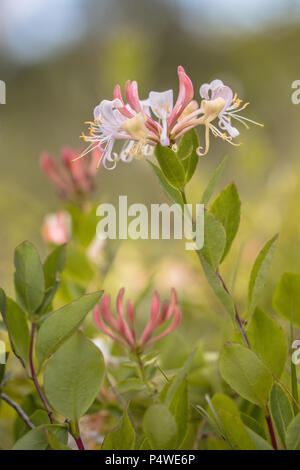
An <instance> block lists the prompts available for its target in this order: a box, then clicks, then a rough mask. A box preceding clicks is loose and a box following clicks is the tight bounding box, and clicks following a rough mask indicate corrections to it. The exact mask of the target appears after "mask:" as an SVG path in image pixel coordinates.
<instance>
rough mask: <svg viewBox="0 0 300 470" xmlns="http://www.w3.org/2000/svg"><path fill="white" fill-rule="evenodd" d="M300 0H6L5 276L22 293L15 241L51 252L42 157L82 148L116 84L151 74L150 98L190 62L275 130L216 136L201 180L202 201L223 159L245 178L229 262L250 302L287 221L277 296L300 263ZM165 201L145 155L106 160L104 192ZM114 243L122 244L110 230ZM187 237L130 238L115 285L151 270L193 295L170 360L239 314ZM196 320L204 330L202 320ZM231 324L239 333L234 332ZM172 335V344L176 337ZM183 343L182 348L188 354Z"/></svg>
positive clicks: (108, 285) (136, 287)
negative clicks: (270, 244) (256, 271)
mask: <svg viewBox="0 0 300 470" xmlns="http://www.w3.org/2000/svg"><path fill="white" fill-rule="evenodd" d="M299 44H300V2H299V1H297V0H244V1H243V2H241V1H238V0H227V1H226V2H224V1H223V0H210V1H204V0H151V1H146V0H98V1H97V0H0V64H1V65H0V79H1V80H4V81H5V82H6V86H7V103H6V105H0V155H1V171H0V217H1V218H0V220H1V230H0V259H1V263H0V285H1V286H3V287H4V288H5V289H6V290H7V292H8V293H10V294H12V292H13V283H12V274H13V251H14V248H15V246H16V245H17V244H18V243H20V242H21V241H23V240H24V239H29V240H31V241H33V242H34V243H35V244H36V245H37V246H38V247H39V249H40V251H41V253H42V254H43V255H45V254H46V247H45V245H44V243H43V241H42V238H41V224H42V221H43V217H44V215H45V213H47V212H53V211H56V210H58V208H60V207H61V205H60V202H59V200H58V199H57V197H56V195H55V193H54V191H53V188H52V186H51V185H50V183H48V181H46V179H45V177H44V175H43V174H42V173H41V171H40V168H39V155H40V154H41V153H42V152H43V151H44V150H48V151H49V152H51V153H53V154H56V155H59V152H60V148H61V147H63V146H65V145H68V146H71V147H74V148H80V146H81V142H80V140H79V135H80V134H81V132H82V130H85V124H84V121H87V120H89V119H91V117H92V112H93V108H94V107H95V105H96V104H98V102H99V101H100V100H102V99H103V98H107V99H111V97H112V92H113V88H114V86H115V84H116V83H119V84H120V85H121V86H124V84H125V81H126V80H127V79H131V80H134V79H136V80H138V82H139V90H140V96H141V97H142V98H144V97H146V96H147V95H148V92H149V91H150V90H161V91H163V90H165V89H168V88H173V89H174V90H175V93H176V90H177V89H178V88H177V87H178V83H177V73H176V68H177V66H178V65H179V64H181V65H183V66H184V68H185V69H186V71H187V73H188V74H189V75H190V76H191V78H192V80H193V83H194V86H195V93H196V99H197V95H198V90H199V86H200V85H201V83H204V82H207V81H210V80H212V79H214V78H220V79H222V80H223V81H224V82H226V84H228V85H230V86H231V87H232V88H233V89H234V90H235V91H237V93H238V95H239V96H240V97H241V98H243V99H244V100H245V101H250V103H251V104H250V106H249V107H248V108H247V111H246V112H247V116H248V117H249V118H251V119H254V120H257V121H259V122H262V123H264V128H263V129H262V128H259V127H252V128H251V130H250V131H246V130H244V129H243V128H242V129H241V140H242V141H243V146H241V147H238V148H234V147H232V146H230V145H229V144H226V143H224V142H219V141H217V140H213V141H212V144H213V145H211V151H210V153H209V155H208V156H207V157H205V158H203V159H202V160H200V161H199V165H198V169H197V173H196V175H195V176H194V178H193V181H192V183H191V184H190V186H189V188H188V194H189V196H190V198H191V200H192V201H193V202H197V201H198V202H199V197H200V195H201V193H202V190H203V189H204V187H205V184H206V182H207V180H208V178H209V177H210V176H211V174H212V172H213V171H214V169H215V167H216V165H217V164H218V163H219V162H220V161H221V160H222V158H223V157H224V156H225V155H226V154H229V155H230V158H229V160H228V163H227V166H226V169H225V172H224V174H223V176H222V179H221V182H220V184H219V188H218V189H219V190H221V189H222V188H223V187H224V186H225V185H226V184H228V183H229V182H231V181H235V182H236V184H237V187H238V189H239V192H240V196H241V200H242V220H241V226H240V230H239V233H238V236H237V239H236V240H235V242H234V246H233V249H232V251H231V253H230V256H228V259H227V260H226V262H225V263H224V266H223V267H222V271H223V273H224V277H225V278H226V280H227V282H228V284H229V285H230V284H231V282H232V280H233V272H234V269H235V266H236V263H237V259H238V258H239V256H240V258H241V263H240V267H239V273H238V277H237V282H236V284H235V289H234V295H235V297H236V300H237V303H238V305H239V308H240V309H241V311H243V309H245V308H246V294H247V285H248V280H249V274H250V270H251V266H252V264H253V262H254V260H255V257H256V255H257V253H258V251H259V250H260V248H261V247H262V245H263V244H264V243H265V241H266V240H267V239H269V238H271V236H273V235H274V233H276V232H280V239H279V244H278V248H277V252H276V256H275V260H274V264H273V269H272V272H271V278H270V282H269V283H268V286H267V289H266V294H265V298H264V305H265V307H266V308H267V309H268V310H269V311H271V312H272V307H271V296H272V291H273V289H274V286H275V284H276V283H277V281H278V280H279V277H280V276H281V274H282V273H283V272H284V271H295V272H297V271H300V179H299V170H300V161H299V156H300V155H299V150H300V132H299V129H300V105H299V106H297V105H294V104H292V101H291V94H292V89H291V84H292V82H293V81H294V80H297V79H300V63H299ZM119 195H127V196H128V201H129V203H134V202H141V203H146V204H150V203H154V202H156V203H157V202H163V201H165V197H164V195H163V194H162V192H161V190H160V187H159V184H158V182H157V180H156V178H155V176H154V174H153V173H152V171H151V169H150V167H149V165H148V164H147V163H146V162H145V161H135V162H133V163H132V164H130V165H126V164H122V163H120V164H119V165H118V166H117V169H116V170H114V171H111V172H109V171H106V170H100V171H99V175H98V184H97V190H96V192H95V194H94V201H96V202H97V201H99V203H100V202H115V201H117V198H118V196H119ZM108 243H110V242H108ZM183 248H184V247H183V244H182V243H180V242H168V241H140V242H134V243H133V242H131V241H126V242H123V243H122V245H121V246H120V247H119V250H118V253H117V255H116V258H115V261H114V264H113V266H112V269H111V271H110V273H109V274H108V276H107V278H106V279H105V283H104V287H105V289H107V290H110V291H112V292H116V290H117V289H118V288H119V287H121V286H122V285H125V286H126V287H127V290H128V292H129V293H130V294H131V296H133V297H134V296H138V295H139V293H140V292H141V291H142V290H143V289H144V288H145V287H146V286H147V284H148V282H149V279H151V278H152V279H153V284H154V285H155V287H156V288H158V289H159V290H160V291H162V292H163V293H164V292H167V291H168V289H169V288H170V287H171V286H172V285H174V286H175V287H176V288H177V289H178V291H179V295H180V298H181V299H182V304H183V305H184V313H185V312H186V316H185V317H184V321H183V326H182V329H181V333H180V335H179V340H178V341H180V344H181V346H182V347H181V348H179V347H178V342H177V343H176V344H175V343H174V348H175V349H176V352H177V356H176V355H174V351H175V349H174V348H173V349H172V348H169V350H168V355H169V358H172V357H173V358H174V357H175V359H174V360H175V361H176V360H177V359H178V354H179V355H180V351H181V352H182V351H183V352H184V351H186V349H189V348H190V347H191V346H192V345H193V344H194V343H195V341H199V340H201V341H202V342H203V344H204V346H205V347H206V348H207V349H208V350H211V351H214V350H215V348H216V347H218V346H220V344H221V343H222V341H223V334H221V335H220V334H219V333H220V331H226V325H227V323H228V319H227V317H226V316H225V314H224V313H223V312H222V309H221V308H220V306H219V305H218V303H217V302H216V301H215V300H214V298H213V295H212V294H211V293H210V290H209V288H208V286H207V284H206V281H205V279H204V277H203V275H202V274H201V270H200V268H199V267H198V264H197V259H196V258H195V257H194V255H192V254H191V253H188V252H185V251H184V249H183ZM195 324H196V325H197V328H195ZM224 335H225V336H226V333H224ZM165 344H167V343H165ZM183 352H182V354H183Z"/></svg>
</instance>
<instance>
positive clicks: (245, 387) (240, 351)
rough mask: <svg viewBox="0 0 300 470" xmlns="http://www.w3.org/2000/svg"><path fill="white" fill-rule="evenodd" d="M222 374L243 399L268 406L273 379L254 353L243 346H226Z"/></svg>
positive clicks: (222, 358)
mask: <svg viewBox="0 0 300 470" xmlns="http://www.w3.org/2000/svg"><path fill="white" fill-rule="evenodd" d="M220 372H221V375H222V377H223V379H224V380H225V381H226V382H227V383H228V384H229V385H230V386H231V387H232V388H233V390H235V391H236V392H237V393H238V394H239V395H241V396H242V397H243V398H246V400H249V401H251V403H254V404H256V405H259V406H261V407H264V406H265V405H266V404H267V401H268V398H269V393H270V390H271V387H272V384H273V377H272V374H271V373H270V371H269V370H268V369H267V367H266V366H265V365H264V364H263V362H262V361H261V360H260V359H259V358H258V357H257V356H256V354H255V353H254V352H253V351H251V350H250V349H248V348H246V347H245V346H242V345H241V344H237V343H228V344H226V345H225V346H224V348H223V351H222V353H221V356H220Z"/></svg>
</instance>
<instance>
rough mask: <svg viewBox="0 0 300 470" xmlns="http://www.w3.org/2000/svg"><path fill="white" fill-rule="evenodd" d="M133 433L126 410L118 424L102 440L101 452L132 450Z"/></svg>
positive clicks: (133, 443) (133, 442)
mask: <svg viewBox="0 0 300 470" xmlns="http://www.w3.org/2000/svg"><path fill="white" fill-rule="evenodd" d="M134 449H135V431H134V429H133V426H132V424H131V421H130V419H129V416H128V413H127V410H125V411H124V414H123V417H122V419H121V422H120V424H119V425H118V426H117V428H116V429H114V430H113V431H111V432H110V433H109V434H108V435H107V436H106V437H105V439H104V442H103V444H102V447H101V450H134Z"/></svg>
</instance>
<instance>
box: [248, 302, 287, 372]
mask: <svg viewBox="0 0 300 470" xmlns="http://www.w3.org/2000/svg"><path fill="white" fill-rule="evenodd" d="M247 336H248V340H249V342H250V346H251V349H252V350H253V351H254V352H255V354H257V356H258V357H259V358H260V359H261V360H262V361H263V362H264V364H265V365H266V366H267V367H268V368H269V369H270V371H271V372H273V374H275V375H276V377H278V378H280V377H281V374H282V372H283V370H284V366H285V363H286V359H287V354H288V345H287V339H286V335H285V333H284V331H283V330H282V328H281V327H280V326H279V325H278V324H277V323H276V322H275V321H274V320H273V319H272V318H271V317H270V316H269V315H267V314H266V313H265V312H263V310H261V309H260V308H258V307H257V308H256V309H255V311H254V314H253V316H252V318H251V321H250V324H249V328H248V330H247Z"/></svg>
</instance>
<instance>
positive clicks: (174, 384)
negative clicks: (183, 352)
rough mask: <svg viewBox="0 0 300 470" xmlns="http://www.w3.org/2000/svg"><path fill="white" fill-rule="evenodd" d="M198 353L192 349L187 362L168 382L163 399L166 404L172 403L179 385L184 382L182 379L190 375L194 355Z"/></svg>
mask: <svg viewBox="0 0 300 470" xmlns="http://www.w3.org/2000/svg"><path fill="white" fill-rule="evenodd" d="M195 354H196V350H195V351H192V352H191V354H189V356H188V358H187V359H186V361H185V363H184V364H183V367H182V368H181V369H180V370H179V371H177V374H176V377H174V380H173V379H171V380H170V381H169V382H168V384H167V385H166V386H165V393H162V392H161V394H162V396H163V401H164V402H165V403H166V404H168V405H169V404H170V403H171V401H172V399H173V397H174V395H175V393H176V392H177V390H178V389H179V387H180V386H181V384H182V381H183V380H184V378H185V377H186V376H187V375H188V373H189V371H190V368H191V366H192V362H193V359H194V356H195Z"/></svg>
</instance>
